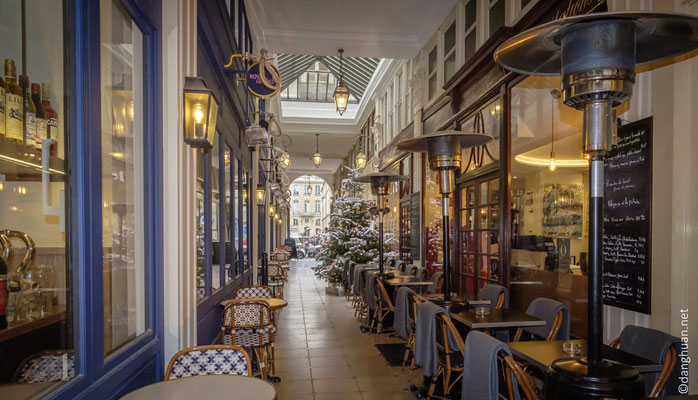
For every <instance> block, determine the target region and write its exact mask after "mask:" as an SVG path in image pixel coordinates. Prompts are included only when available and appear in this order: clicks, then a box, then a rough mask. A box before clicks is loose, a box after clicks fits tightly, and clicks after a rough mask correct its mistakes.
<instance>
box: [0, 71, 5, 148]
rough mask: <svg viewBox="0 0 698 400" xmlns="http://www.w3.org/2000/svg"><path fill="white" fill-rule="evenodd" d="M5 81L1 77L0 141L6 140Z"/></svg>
mask: <svg viewBox="0 0 698 400" xmlns="http://www.w3.org/2000/svg"><path fill="white" fill-rule="evenodd" d="M5 112H6V111H5V80H4V79H2V77H0V140H3V139H5Z"/></svg>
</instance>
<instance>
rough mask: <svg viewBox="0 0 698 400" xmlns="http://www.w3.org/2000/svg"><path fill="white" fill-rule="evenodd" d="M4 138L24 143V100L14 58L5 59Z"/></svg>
mask: <svg viewBox="0 0 698 400" xmlns="http://www.w3.org/2000/svg"><path fill="white" fill-rule="evenodd" d="M5 139H6V140H9V141H11V142H15V143H17V144H24V102H23V100H22V88H20V87H19V85H18V84H17V67H16V66H15V62H14V60H10V59H6V60H5Z"/></svg>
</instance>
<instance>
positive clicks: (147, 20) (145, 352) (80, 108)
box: [47, 0, 163, 399]
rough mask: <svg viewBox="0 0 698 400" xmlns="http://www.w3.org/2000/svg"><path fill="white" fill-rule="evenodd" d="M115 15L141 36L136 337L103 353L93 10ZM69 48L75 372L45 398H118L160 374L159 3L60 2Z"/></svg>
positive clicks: (96, 15) (97, 40)
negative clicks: (140, 294) (139, 329)
mask: <svg viewBox="0 0 698 400" xmlns="http://www.w3.org/2000/svg"><path fill="white" fill-rule="evenodd" d="M105 7H108V8H110V9H111V11H114V10H118V11H119V12H122V13H123V14H124V15H125V16H126V17H127V19H128V20H130V21H132V22H133V26H134V27H137V28H138V30H140V32H141V33H142V39H141V43H140V45H141V51H140V52H139V53H140V54H134V56H136V57H141V58H142V65H143V72H142V76H141V77H140V78H142V80H141V82H142V94H143V102H142V104H143V109H142V115H143V121H142V122H143V126H142V129H143V135H142V137H143V141H142V143H139V144H138V145H139V146H142V149H143V152H144V153H145V154H148V157H144V158H143V163H142V166H141V168H142V170H143V177H144V178H143V181H142V189H143V193H142V194H143V197H142V198H143V207H144V208H143V210H144V213H143V215H144V221H143V232H144V238H143V239H144V241H145V248H144V255H143V260H144V266H145V267H144V268H145V270H144V276H143V280H144V283H143V284H144V293H145V294H144V295H145V299H146V301H145V309H144V312H145V316H144V329H143V333H142V334H140V335H138V336H137V337H135V338H133V339H131V340H129V341H127V342H126V343H124V344H123V345H122V346H120V347H118V348H117V349H116V350H114V351H113V352H111V353H109V354H108V355H107V356H105V355H104V348H105V346H104V309H103V298H104V295H103V294H104V282H103V276H102V269H101V268H99V267H97V266H101V265H102V263H103V258H104V249H103V244H102V230H103V226H102V208H103V202H102V137H101V135H100V132H101V130H102V111H101V106H102V105H101V98H102V93H101V91H102V82H101V60H100V54H101V53H100V52H101V51H103V48H102V44H101V36H100V32H101V31H100V29H101V22H100V21H101V14H100V11H101V9H103V8H105ZM65 15H66V23H65V27H66V30H67V48H68V54H70V57H69V58H68V64H67V69H68V74H67V75H68V76H70V77H71V78H70V79H68V82H67V86H68V88H69V92H70V93H72V94H73V95H71V96H68V101H67V107H66V108H67V115H66V118H68V124H69V126H70V127H71V129H69V130H68V131H67V133H66V136H67V137H66V140H67V141H68V142H69V144H70V147H69V148H70V150H69V151H70V157H66V158H67V159H68V160H69V173H70V188H69V196H70V201H69V204H70V212H69V214H70V220H69V221H68V224H67V227H66V229H68V230H69V232H70V233H71V235H70V238H71V239H70V240H71V246H70V255H69V257H70V262H71V264H72V265H73V276H72V280H73V282H74V285H75V287H74V291H75V294H74V295H73V309H74V310H76V312H75V313H74V314H72V316H71V317H72V318H73V321H74V326H76V327H78V329H76V330H75V332H74V336H75V338H74V341H75V344H76V346H75V353H76V358H77V360H78V369H79V370H78V371H77V374H78V375H77V377H76V378H75V379H73V380H71V381H70V382H67V383H66V384H65V385H63V386H61V387H60V388H58V389H57V390H56V391H54V392H52V393H51V394H49V395H48V396H47V398H49V399H75V398H118V397H120V396H122V395H123V394H125V393H128V392H130V391H132V390H134V389H135V388H137V387H140V386H143V385H145V384H149V383H152V382H154V381H156V380H159V379H161V378H162V373H163V371H162V360H160V357H161V355H162V340H161V337H162V256H161V254H162V237H161V232H162V214H161V203H162V153H161V148H162V146H161V143H162V130H161V127H160V121H161V97H160V93H161V87H160V79H159V77H160V76H161V57H160V37H159V31H160V23H161V2H160V1H159V0H154V1H150V2H138V1H135V0H101V1H90V0H73V1H67V2H66V13H65Z"/></svg>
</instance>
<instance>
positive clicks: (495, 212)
mask: <svg viewBox="0 0 698 400" xmlns="http://www.w3.org/2000/svg"><path fill="white" fill-rule="evenodd" d="M497 228H499V206H491V207H490V229H497Z"/></svg>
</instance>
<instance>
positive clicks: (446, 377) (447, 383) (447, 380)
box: [443, 368, 451, 395]
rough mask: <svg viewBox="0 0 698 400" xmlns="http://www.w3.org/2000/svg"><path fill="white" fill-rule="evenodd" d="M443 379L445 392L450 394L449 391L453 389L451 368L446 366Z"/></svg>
mask: <svg viewBox="0 0 698 400" xmlns="http://www.w3.org/2000/svg"><path fill="white" fill-rule="evenodd" d="M443 380H444V394H445V395H448V393H449V392H450V391H451V385H450V384H451V369H450V368H445V369H444V372H443Z"/></svg>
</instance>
